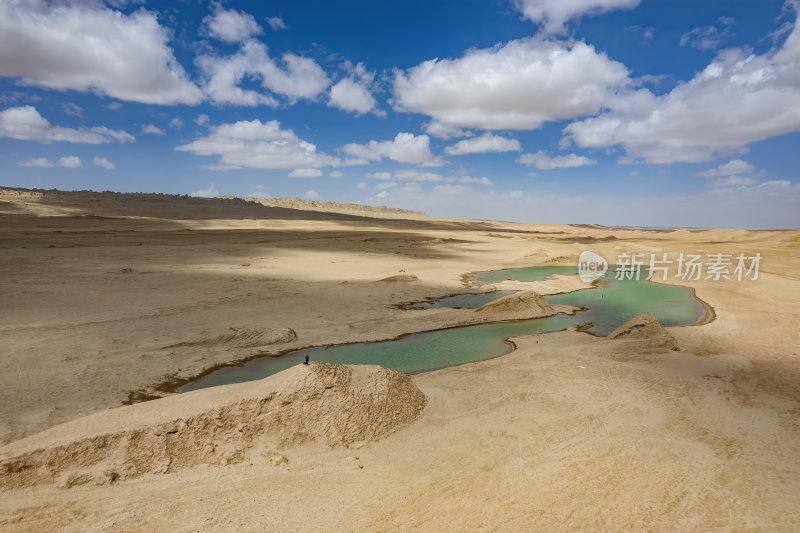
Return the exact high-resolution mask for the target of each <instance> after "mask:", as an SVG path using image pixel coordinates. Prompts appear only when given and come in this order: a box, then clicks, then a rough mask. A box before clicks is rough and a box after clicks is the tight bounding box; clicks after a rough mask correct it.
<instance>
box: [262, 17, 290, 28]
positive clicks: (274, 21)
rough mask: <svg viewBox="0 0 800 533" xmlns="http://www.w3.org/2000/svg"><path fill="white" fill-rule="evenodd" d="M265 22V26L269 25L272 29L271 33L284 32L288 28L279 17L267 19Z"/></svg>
mask: <svg viewBox="0 0 800 533" xmlns="http://www.w3.org/2000/svg"><path fill="white" fill-rule="evenodd" d="M265 20H266V21H267V24H269V27H270V28H272V31H278V30H286V29H288V28H289V27H288V26H287V25H286V23H285V22H284V21H283V19H282V18H280V17H267V18H266V19H265Z"/></svg>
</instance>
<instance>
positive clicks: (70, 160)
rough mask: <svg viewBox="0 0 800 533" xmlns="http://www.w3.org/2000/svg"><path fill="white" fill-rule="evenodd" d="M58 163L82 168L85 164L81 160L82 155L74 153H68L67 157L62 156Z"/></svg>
mask: <svg viewBox="0 0 800 533" xmlns="http://www.w3.org/2000/svg"><path fill="white" fill-rule="evenodd" d="M56 165H58V166H60V167H66V168H80V167H81V166H82V165H83V163H82V162H81V158H80V157H78V156H74V155H68V156H66V157H62V158H61V159H59V160H58V162H57V163H56Z"/></svg>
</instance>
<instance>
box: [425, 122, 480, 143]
mask: <svg viewBox="0 0 800 533" xmlns="http://www.w3.org/2000/svg"><path fill="white" fill-rule="evenodd" d="M422 129H423V130H425V133H427V134H428V135H431V136H433V137H436V138H438V139H444V140H447V139H452V138H453V137H472V135H473V133H472V132H471V131H469V130H463V129H461V128H458V127H456V126H450V125H448V124H442V123H441V122H438V121H436V120H431V121H430V122H426V123H424V124H423V125H422Z"/></svg>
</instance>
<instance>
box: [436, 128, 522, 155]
mask: <svg viewBox="0 0 800 533" xmlns="http://www.w3.org/2000/svg"><path fill="white" fill-rule="evenodd" d="M521 151H522V146H520V144H519V141H518V140H516V139H511V138H509V137H502V136H500V135H492V134H491V133H489V132H488V131H487V132H486V133H484V134H483V135H481V136H480V137H473V138H471V139H464V140H461V141H458V142H457V143H456V144H454V145H452V146H448V147H446V148H445V149H444V152H445V153H446V154H447V155H464V154H485V153H488V152H521Z"/></svg>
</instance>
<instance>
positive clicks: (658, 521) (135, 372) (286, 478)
mask: <svg viewBox="0 0 800 533" xmlns="http://www.w3.org/2000/svg"><path fill="white" fill-rule="evenodd" d="M0 212H2V214H0V248H2V254H0V290H1V291H2V292H1V293H2V295H3V306H2V307H0V357H2V362H3V366H4V372H3V373H2V375H0V385H2V386H0V422H1V423H2V426H1V427H2V430H1V431H2V433H0V438H1V439H2V440H3V441H5V442H8V441H11V440H13V439H17V438H20V437H23V436H26V435H30V434H32V433H34V432H36V431H40V430H42V429H46V428H48V427H51V426H53V425H55V424H57V423H60V422H64V421H67V420H70V419H74V418H76V417H79V416H82V415H85V414H88V413H91V412H94V411H99V410H103V409H107V408H109V407H115V406H118V405H120V404H121V403H122V402H123V401H125V400H126V399H128V398H129V396H130V394H131V392H136V391H142V390H144V391H147V390H151V389H152V386H153V385H155V384H157V383H159V382H161V381H162V380H164V379H165V378H167V377H174V376H179V377H180V376H192V375H196V374H197V373H199V372H201V371H202V370H203V369H206V368H209V367H211V366H213V365H216V364H219V363H222V362H226V361H231V360H237V359H243V358H247V357H250V356H252V355H254V354H257V353H275V352H279V351H282V350H286V349H289V348H293V347H298V346H307V345H314V344H327V343H338V342H344V341H353V340H370V339H382V338H389V337H393V336H396V335H399V334H402V333H406V332H410V331H419V330H421V329H429V327H430V324H434V325H436V324H441V323H443V322H444V321H445V320H444V319H443V318H441V317H442V315H443V314H444V313H448V311H446V310H424V311H403V310H401V309H399V308H397V307H396V304H398V303H401V302H407V301H412V300H417V299H423V298H425V297H431V296H441V295H446V294H452V293H455V292H458V291H460V290H461V289H462V278H461V276H462V274H464V273H467V272H472V271H479V270H490V269H496V268H507V267H517V266H531V265H536V264H574V262H575V260H576V258H577V255H578V254H579V253H580V252H581V251H583V250H584V249H587V248H588V249H592V250H595V251H597V252H599V253H601V254H603V255H605V256H607V257H609V258H611V257H613V256H615V255H616V254H617V253H618V252H620V251H627V252H641V253H650V252H659V253H660V252H662V251H666V252H670V253H671V254H674V255H677V253H679V252H685V253H704V254H705V253H712V252H726V253H738V252H745V253H747V254H751V253H754V252H760V253H761V254H762V255H763V256H764V258H765V259H764V263H763V265H762V269H761V277H760V279H759V280H758V281H755V282H753V281H747V282H724V281H710V280H709V281H705V280H701V281H697V282H683V281H680V280H677V281H676V280H673V282H677V283H683V284H686V285H689V286H691V287H693V288H694V289H695V290H696V292H697V294H698V296H699V297H701V298H702V299H703V300H705V301H706V302H708V303H709V304H711V305H712V306H713V307H714V309H715V312H716V319H715V320H714V321H713V322H711V323H710V324H707V325H704V326H698V327H685V328H670V333H671V334H672V335H673V336H674V337H675V338H676V339H677V342H678V344H679V346H680V347H681V351H680V352H675V351H672V350H663V351H659V350H653V349H652V347H651V346H649V345H648V346H644V345H642V346H640V347H637V344H636V340H635V339H634V340H627V341H626V340H622V339H620V340H603V339H596V338H594V337H591V336H589V335H586V334H581V333H577V332H564V333H558V334H548V335H543V336H531V337H524V338H520V339H515V342H516V343H517V345H518V349H517V350H516V351H515V352H514V353H512V354H510V355H508V356H504V357H501V358H498V359H495V360H491V361H485V362H481V363H475V364H471V365H464V366H461V367H457V368H451V369H445V370H441V371H436V372H431V373H427V374H423V375H419V376H415V377H414V378H413V381H414V382H415V383H416V384H417V386H418V387H419V388H420V389H421V390H422V391H423V393H425V395H426V396H427V397H428V406H427V407H426V409H425V411H424V412H423V414H422V417H421V418H420V420H418V421H417V422H415V423H413V424H412V425H410V426H407V427H406V428H405V429H402V430H401V431H399V432H397V433H394V434H392V435H391V436H389V437H387V438H384V439H382V440H379V441H377V442H374V443H369V444H366V445H364V446H363V447H362V448H360V449H358V450H353V449H347V448H344V447H338V448H333V449H327V448H325V447H323V446H320V445H319V444H306V445H302V446H297V447H288V448H287V449H285V450H283V451H282V452H281V453H283V454H284V455H285V456H286V457H287V459H288V463H281V464H278V465H277V466H275V465H274V464H273V463H274V462H275V461H274V460H272V459H270V458H264V459H263V460H261V461H254V464H253V465H252V466H251V465H250V464H245V463H243V464H239V465H230V466H224V467H219V466H214V467H210V466H197V467H193V468H189V469H187V470H182V471H180V472H176V473H170V474H148V475H145V476H143V477H139V478H137V479H134V480H131V481H125V482H121V483H116V484H113V485H105V486H99V487H95V486H92V485H91V484H89V485H83V486H80V487H74V488H72V489H69V490H66V489H62V488H57V487H54V486H44V487H41V488H37V489H35V490H31V489H27V490H22V491H19V490H8V491H5V492H4V493H3V494H2V495H0V528H3V529H8V530H46V529H53V528H64V529H66V530H74V531H84V530H87V529H99V530H103V529H122V530H130V529H137V528H146V529H156V530H159V529H163V530H166V529H169V530H176V529H177V530H179V531H180V530H186V531H195V530H199V529H208V528H213V527H217V528H225V529H242V530H252V529H261V528H264V529H268V530H269V529H274V530H310V529H312V530H313V529H323V530H353V529H356V530H364V529H367V530H395V529H403V528H407V529H416V528H422V529H426V530H443V529H459V530H476V529H478V530H480V529H486V530H492V529H498V528H500V529H505V530H519V529H530V528H535V529H540V530H558V529H567V530H574V529H579V528H580V529H599V530H619V529H626V528H627V529H657V530H676V529H678V530H690V529H702V528H713V529H716V528H722V527H729V528H732V529H744V528H755V529H762V530H769V531H775V530H785V531H791V530H796V529H797V528H798V526H800V515H798V513H799V511H798V510H797V506H796V501H797V499H798V497H800V481H798V480H800V459H798V458H800V393H798V390H799V389H798V385H799V384H800V368H799V367H798V365H800V363H798V361H797V359H798V358H800V333H798V328H797V321H798V309H800V289H799V288H798V287H800V284H798V277H799V276H798V274H799V273H800V233H799V232H745V231H733V230H714V231H698V232H690V231H685V230H681V231H675V232H648V231H632V230H611V229H607V228H590V227H572V226H541V225H520V224H503V223H489V222H474V221H462V220H442V219H431V218H426V217H422V216H417V215H411V214H409V215H408V216H409V217H413V220H412V219H398V218H393V219H391V220H383V219H379V218H367V217H359V216H355V215H352V214H342V215H339V214H336V213H332V212H331V213H325V212H319V211H316V212H308V211H302V210H292V209H284V208H279V207H264V206H260V205H255V204H248V203H245V202H240V201H228V202H227V203H226V201H224V200H209V201H207V202H203V201H201V200H196V199H184V200H179V199H159V198H155V199H153V198H141V199H136V198H130V197H121V196H115V195H107V196H105V197H103V196H98V195H88V194H84V195H80V194H75V195H65V194H62V195H57V194H54V193H48V195H47V196H46V197H45V198H44V199H42V198H40V197H38V196H36V195H29V194H18V193H17V192H16V191H12V192H4V193H2V195H0ZM371 216H378V215H377V214H375V213H371ZM395 216H396V215H395ZM189 217H191V219H189ZM394 275H416V276H417V277H418V281H410V282H396V283H390V282H380V281H378V280H381V279H383V278H386V277H389V276H394ZM437 317H438V318H437ZM437 321H438V322H437ZM426 324H427V327H426ZM231 328H234V329H231ZM279 328H291V329H292V330H294V331H295V332H296V336H297V338H296V340H290V339H291V336H281V335H272V333H271V332H274V331H278V330H279ZM242 331H245V332H249V333H248V334H247V335H245V337H247V338H258V339H261V340H260V341H258V342H266V341H270V342H272V341H275V340H276V339H277V341H280V342H274V343H272V344H264V345H263V346H253V345H252V343H248V342H246V341H242V336H241V335H237V332H242ZM253 332H255V333H253ZM265 332H266V333H265ZM248 335H249V336H248ZM220 339H231V340H230V341H226V340H222V341H220ZM157 403H158V402H156V403H154V404H151V405H157ZM143 405H147V404H143ZM355 457H357V459H356V458H355ZM182 528H183V529H182Z"/></svg>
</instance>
